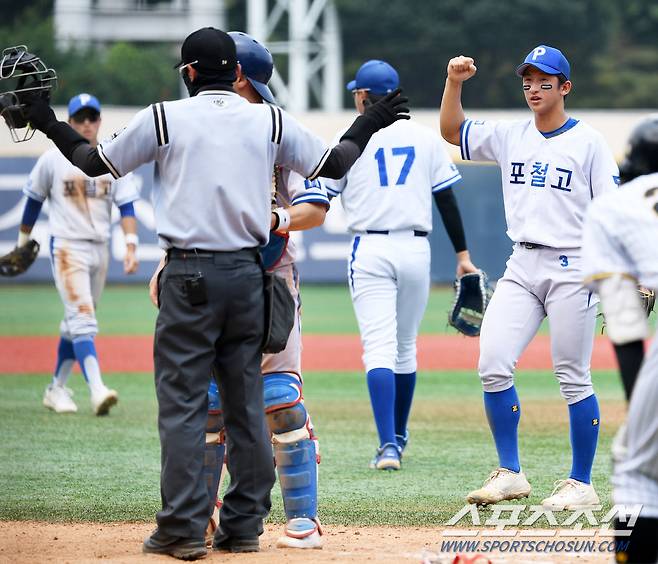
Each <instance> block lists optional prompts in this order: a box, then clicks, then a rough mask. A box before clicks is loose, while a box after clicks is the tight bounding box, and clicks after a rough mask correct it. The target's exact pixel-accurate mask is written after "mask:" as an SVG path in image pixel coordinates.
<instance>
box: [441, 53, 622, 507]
mask: <svg viewBox="0 0 658 564" xmlns="http://www.w3.org/2000/svg"><path fill="white" fill-rule="evenodd" d="M475 73H476V66H475V62H474V60H473V59H472V58H470V57H463V56H461V57H456V58H454V59H451V60H450V62H449V63H448V77H447V79H446V83H445V89H444V93H443V100H442V102H441V133H442V134H443V137H444V138H445V139H446V140H447V141H449V142H450V143H453V144H454V145H459V146H460V147H461V154H462V158H463V159H465V160H475V161H495V162H497V163H498V165H499V166H500V168H501V172H502V184H503V200H504V204H505V218H506V220H507V228H508V229H507V234H508V236H509V237H510V239H512V241H513V242H514V249H513V252H512V255H511V257H510V258H509V260H508V262H507V269H506V270H505V274H504V275H503V277H502V279H501V280H499V282H498V285H497V287H496V291H495V292H494V295H493V298H492V300H491V303H490V304H489V307H488V309H487V311H486V313H485V315H484V320H483V324H482V330H481V337H480V359H479V366H478V372H479V375H480V379H481V381H482V385H483V388H484V406H485V410H486V413H487V419H488V421H489V426H490V427H491V432H492V434H493V438H494V441H495V444H496V450H497V451H498V458H499V461H500V464H499V467H498V468H497V469H496V470H494V471H493V472H492V473H491V475H490V476H489V478H488V479H487V480H486V482H485V483H484V486H483V487H482V488H480V489H478V490H475V491H473V492H471V493H470V494H468V496H467V498H466V499H467V501H468V502H469V503H477V504H489V503H497V502H499V501H503V500H509V499H518V498H521V497H527V496H528V495H529V494H530V491H531V488H530V484H529V483H528V480H527V479H526V477H525V474H524V473H523V472H522V471H521V463H520V461H519V452H518V443H517V428H518V424H519V418H520V416H521V408H520V403H519V398H518V396H517V393H516V389H515V387H514V368H515V365H516V362H517V360H518V358H519V356H520V355H521V353H522V352H523V350H524V349H525V348H526V346H527V345H528V343H529V342H530V341H531V339H532V338H533V337H534V335H535V333H536V332H537V330H538V329H539V326H540V324H541V322H542V320H543V319H544V318H545V317H548V319H549V323H550V329H551V353H552V357H553V370H554V373H555V376H556V378H557V379H558V381H559V383H560V393H561V395H562V397H563V398H564V399H565V400H566V402H567V405H568V407H569V422H570V430H571V446H572V466H571V473H570V474H569V477H568V478H567V479H565V480H560V481H559V482H558V483H557V487H556V488H555V490H554V492H553V493H552V494H551V495H550V496H548V497H546V498H545V499H544V500H543V501H542V504H543V505H544V506H545V507H547V508H551V509H563V508H567V509H569V508H572V507H575V506H593V505H598V503H599V498H598V496H597V495H596V492H595V491H594V487H593V486H592V484H591V470H592V463H593V460H594V453H595V451H596V444H597V440H598V430H599V421H600V416H599V407H598V403H597V400H596V396H595V395H594V390H593V389H592V380H591V374H590V357H591V352H592V345H593V338H594V327H595V322H596V319H595V318H596V303H597V300H596V299H595V297H594V296H593V295H592V293H591V292H589V291H588V290H587V289H586V288H585V287H584V286H583V284H582V279H583V276H582V254H581V249H580V245H581V235H582V222H583V218H584V216H585V211H586V209H587V207H588V206H589V204H590V201H591V200H592V199H593V198H595V197H597V196H599V195H600V194H603V193H605V192H608V191H612V190H615V189H616V187H617V183H618V181H619V178H618V170H617V165H616V163H615V161H614V159H613V158H612V155H611V154H610V151H609V150H608V148H607V147H606V145H605V142H604V140H603V138H602V137H601V135H600V134H599V133H598V132H596V131H594V130H593V129H592V128H591V127H589V126H588V125H586V124H585V123H583V122H582V121H579V120H577V119H574V118H571V117H569V116H568V115H567V114H566V113H565V109H564V99H565V97H566V96H567V94H569V93H570V92H571V88H572V84H571V81H570V67H569V62H568V61H567V59H566V57H565V56H564V55H563V54H562V53H561V52H560V51H559V50H558V49H555V48H553V47H549V46H547V45H539V46H537V47H536V48H535V49H533V50H532V51H530V53H528V55H527V56H526V58H525V60H524V61H523V63H522V64H521V65H519V66H518V68H517V69H516V74H517V75H518V76H520V77H521V86H522V88H523V93H524V95H525V99H526V103H527V104H528V107H529V108H530V110H531V111H532V113H533V115H532V117H531V118H530V119H525V120H519V121H492V122H489V121H473V120H470V119H466V117H465V116H464V112H463V110H462V106H461V91H462V84H463V83H464V81H466V80H468V79H469V78H471V77H472V76H474V75H475Z"/></svg>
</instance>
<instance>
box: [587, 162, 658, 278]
mask: <svg viewBox="0 0 658 564" xmlns="http://www.w3.org/2000/svg"><path fill="white" fill-rule="evenodd" d="M583 251H584V266H583V275H584V276H585V279H586V280H587V281H589V282H595V281H596V279H600V278H604V277H606V276H609V275H610V274H630V275H631V276H633V278H635V279H636V280H637V281H638V283H639V284H641V285H642V286H646V287H647V288H652V289H655V290H658V173H657V174H649V175H646V176H640V177H638V178H636V179H635V180H632V181H631V182H627V183H626V184H623V185H622V186H621V188H620V189H619V191H617V192H615V193H612V194H606V195H605V196H604V197H602V198H599V199H597V200H596V201H595V202H593V203H592V206H591V208H590V210H589V213H588V217H587V221H586V222H585V228H584V234H583Z"/></svg>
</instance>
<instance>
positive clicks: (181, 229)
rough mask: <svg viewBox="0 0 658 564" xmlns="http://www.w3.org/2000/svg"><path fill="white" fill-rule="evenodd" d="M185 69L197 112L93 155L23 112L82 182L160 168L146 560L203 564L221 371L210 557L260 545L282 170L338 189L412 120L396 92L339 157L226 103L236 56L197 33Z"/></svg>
mask: <svg viewBox="0 0 658 564" xmlns="http://www.w3.org/2000/svg"><path fill="white" fill-rule="evenodd" d="M181 55H182V60H181V62H180V63H179V64H178V65H177V67H178V69H179V71H180V72H181V75H182V78H183V81H184V82H185V85H186V86H187V89H188V91H189V93H190V96H191V97H190V98H189V99H184V100H177V101H173V102H165V103H157V104H153V105H151V106H149V107H148V108H145V109H144V110H142V111H140V112H139V113H138V114H137V115H136V116H135V117H134V118H133V119H132V121H131V122H130V123H129V125H128V127H126V128H125V129H124V130H123V131H121V132H118V133H117V134H115V135H114V136H113V137H112V138H111V139H110V140H108V141H105V142H103V143H100V144H99V145H98V147H97V149H95V148H93V147H91V146H90V145H89V144H88V143H87V142H86V141H85V139H84V138H82V137H81V136H80V135H78V134H77V133H76V132H75V131H74V130H73V129H71V128H70V126H69V125H68V124H65V123H63V122H58V121H57V119H56V117H55V114H54V113H53V111H52V109H50V107H49V106H48V104H47V103H46V102H44V101H43V100H39V99H37V98H36V97H35V98H34V99H30V100H27V101H26V116H27V119H28V120H29V121H30V123H31V125H32V126H33V127H35V128H36V129H39V130H41V131H43V132H44V133H45V134H46V135H47V136H48V137H49V138H50V139H51V140H53V141H54V143H55V144H56V145H57V147H58V148H59V149H60V151H61V152H62V153H63V154H64V156H66V157H67V158H68V159H69V160H70V161H71V162H72V163H73V164H75V165H76V166H78V167H79V168H80V169H81V170H83V171H84V172H85V173H86V174H88V175H90V176H97V175H100V174H104V173H107V172H108V171H109V172H110V173H112V175H113V176H114V177H116V178H118V177H121V176H122V175H124V174H126V173H127V172H129V171H131V170H134V169H135V168H137V167H138V166H140V165H141V164H144V163H147V162H151V161H154V162H155V182H154V197H153V203H154V212H155V223H156V230H157V233H158V237H159V240H160V243H161V246H162V247H163V248H164V249H166V251H167V265H166V266H165V268H164V269H163V270H162V272H161V274H160V281H159V303H160V311H159V314H158V319H157V323H156V331H155V343H154V357H155V386H156V392H157V398H158V410H159V411H158V425H159V431H160V442H161V447H162V461H161V464H162V469H161V477H160V486H161V496H162V510H161V511H160V512H158V514H157V516H156V519H157V524H158V528H157V529H156V530H155V531H154V533H153V534H152V535H151V536H150V537H149V538H147V539H146V540H145V541H144V545H143V550H144V552H148V553H159V554H169V555H171V556H174V557H176V558H181V559H189V560H192V559H196V558H202V557H204V556H205V555H206V553H207V551H206V548H205V542H204V531H205V529H206V525H207V523H208V518H209V516H210V515H209V501H208V494H207V491H206V487H205V484H204V482H203V452H204V442H205V440H204V435H205V433H204V431H205V427H206V421H207V413H208V403H207V402H208V400H207V391H208V385H209V382H210V374H211V367H212V366H213V364H214V365H215V366H216V368H217V372H218V373H219V374H221V378H220V379H219V381H218V387H219V391H220V395H221V397H222V404H223V406H224V422H225V428H226V431H227V434H228V436H229V438H230V440H229V443H228V461H229V462H228V464H229V472H230V474H231V485H230V487H229V490H228V491H227V493H226V495H225V497H224V504H223V506H222V511H221V514H220V528H219V529H218V531H221V535H216V536H215V542H214V547H215V548H218V549H227V548H228V549H230V547H231V545H232V544H234V543H238V544H239V543H242V542H244V540H245V539H250V538H255V537H257V536H258V535H259V534H261V533H262V530H263V518H264V517H265V516H266V515H267V513H268V511H269V508H270V489H271V487H272V484H273V481H274V471H273V466H272V456H271V450H270V445H269V437H268V434H267V431H266V426H265V419H264V414H263V382H262V377H261V370H260V361H261V343H262V338H263V326H264V323H263V320H264V303H263V302H264V300H263V275H262V268H261V266H260V263H259V259H258V247H259V246H260V245H262V244H264V243H266V242H267V240H268V235H269V226H270V221H271V192H270V190H271V186H270V181H271V175H272V170H273V167H274V165H275V164H279V165H281V166H284V167H286V168H289V169H292V170H295V171H297V172H299V173H300V174H302V175H303V176H305V177H307V178H310V179H313V178H315V177H316V176H318V175H320V174H321V175H323V176H328V177H332V178H340V177H341V176H343V175H344V174H345V172H346V171H347V170H348V169H349V167H350V166H351V165H352V164H353V163H354V161H355V160H356V159H357V158H358V157H359V155H360V153H361V151H362V150H363V148H364V147H365V145H366V144H367V142H368V140H369V139H370V136H371V135H372V134H373V133H374V132H375V131H377V130H379V129H380V128H382V127H386V126H388V125H390V124H391V123H393V122H395V121H397V120H398V119H404V118H407V117H408V114H407V112H408V109H407V108H405V107H404V103H405V102H406V100H405V99H404V98H402V97H401V96H400V91H399V90H396V91H395V92H392V93H391V94H390V95H389V96H387V97H385V98H384V99H382V100H381V101H380V102H379V103H378V104H375V105H373V106H372V107H371V108H369V110H368V112H366V114H364V115H363V116H361V117H359V118H357V119H356V120H355V121H354V123H353V125H352V127H351V128H350V129H349V130H348V131H347V132H346V134H345V135H344V136H343V138H342V140H341V142H340V143H339V144H338V145H337V146H335V147H334V148H332V149H327V147H326V146H325V144H324V143H323V142H322V141H321V140H320V139H319V138H317V137H316V136H315V135H313V134H311V133H310V132H309V131H308V130H307V129H305V128H304V127H303V126H301V125H300V124H299V123H298V122H297V121H296V120H295V119H293V118H292V117H290V116H289V115H288V114H286V113H285V112H283V111H282V110H281V109H279V108H277V107H274V106H269V105H263V104H250V103H249V102H248V101H247V100H245V99H244V98H241V97H240V96H238V95H237V94H236V93H235V92H234V91H233V89H232V83H233V81H234V80H235V78H236V70H237V60H236V50H235V43H234V42H233V40H232V39H231V38H230V37H229V36H228V35H227V34H226V33H225V32H223V31H220V30H218V29H214V28H202V29H199V30H197V31H195V32H194V33H192V34H190V35H189V36H188V37H187V38H186V39H185V41H184V42H183V45H182V47H181Z"/></svg>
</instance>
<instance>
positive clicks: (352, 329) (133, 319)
mask: <svg viewBox="0 0 658 564" xmlns="http://www.w3.org/2000/svg"><path fill="white" fill-rule="evenodd" d="M452 299H453V291H452V289H451V288H447V287H440V288H433V289H432V291H431V292H430V298H429V303H428V305H427V310H426V312H425V317H424V319H423V323H422V325H421V327H420V332H421V333H425V334H427V333H448V334H456V331H455V330H454V329H452V328H451V327H449V326H448V324H447V322H446V320H447V312H448V310H449V309H450V307H451V305H452ZM302 302H303V314H304V332H305V333H324V334H327V333H329V334H330V333H342V334H345V333H354V334H357V333H358V328H357V324H356V319H355V318H354V312H353V310H352V302H351V301H350V296H349V293H348V290H347V286H338V285H337V286H315V285H306V286H303V287H302ZM0 303H1V304H2V309H0V335H56V334H57V332H58V330H59V322H60V319H61V317H62V314H63V307H62V304H61V302H60V301H59V296H58V295H57V290H55V287H54V286H53V285H26V286H19V285H16V286H14V285H2V286H0ZM156 313H157V310H156V309H155V308H154V307H153V305H152V304H151V302H150V301H149V299H148V289H147V288H146V286H145V285H144V286H142V285H132V286H109V287H107V288H106V289H105V291H104V292H103V296H102V297H101V301H100V304H99V306H98V312H97V315H98V322H99V327H100V331H101V333H102V334H104V335H146V334H151V333H152V332H153V327H154V326H155V316H156ZM540 332H541V333H546V332H548V326H547V323H544V325H543V326H542V328H541V329H540Z"/></svg>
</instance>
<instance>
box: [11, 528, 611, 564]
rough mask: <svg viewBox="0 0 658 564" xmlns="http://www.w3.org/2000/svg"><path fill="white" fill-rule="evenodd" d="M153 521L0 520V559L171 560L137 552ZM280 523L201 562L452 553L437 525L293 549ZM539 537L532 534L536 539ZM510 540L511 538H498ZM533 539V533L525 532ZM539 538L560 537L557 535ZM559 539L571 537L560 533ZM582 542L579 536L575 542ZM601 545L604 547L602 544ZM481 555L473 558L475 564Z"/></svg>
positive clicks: (501, 558) (342, 535)
mask: <svg viewBox="0 0 658 564" xmlns="http://www.w3.org/2000/svg"><path fill="white" fill-rule="evenodd" d="M152 528H153V525H150V524H144V523H117V524H87V523H73V524H63V523H55V524H53V523H35V522H0V563H2V564H5V563H10V562H11V563H20V564H24V563H25V564H27V563H41V562H48V563H50V564H57V563H65V562H76V563H81V562H99V561H102V562H104V563H107V564H112V563H117V564H118V563H127V564H130V563H134V562H144V563H149V562H152V563H154V564H155V563H157V562H169V563H172V562H176V561H175V560H174V559H172V558H170V557H166V556H153V555H148V556H147V555H143V554H141V542H142V539H143V538H144V537H146V536H147V535H148V534H149V533H150V532H151V530H152ZM280 530H281V529H280V527H278V526H276V527H275V526H270V527H267V528H266V531H265V534H264V535H263V536H262V537H261V552H259V553H250V554H242V555H240V554H226V553H218V552H211V553H210V554H209V555H208V557H207V558H206V559H205V560H204V562H234V563H238V564H239V563H246V562H262V563H279V562H280V563H283V562H286V563H288V562H290V563H293V564H295V563H299V564H302V563H303V564H308V562H309V561H311V562H313V563H314V564H324V563H326V562H332V563H335V562H368V563H373V562H374V563H377V562H385V563H392V562H422V563H427V564H430V563H431V564H444V563H446V564H447V563H448V562H452V559H453V558H454V556H455V554H454V553H453V554H450V553H440V552H439V551H440V550H441V544H442V541H444V540H446V537H443V536H442V530H441V529H440V528H436V529H431V528H421V527H404V528H403V527H359V528H357V527H341V526H333V527H328V528H326V532H325V536H324V540H325V546H324V548H323V549H322V550H313V551H312V552H311V553H310V554H309V551H295V550H280V549H277V548H275V546H274V544H275V542H276V539H277V536H278V535H279V533H280ZM539 538H541V537H538V538H536V539H534V540H535V541H537V540H538V539H539ZM498 540H500V541H503V542H504V541H510V540H513V539H509V538H507V539H498ZM524 540H528V541H530V540H533V537H524ZM543 540H544V541H547V540H553V541H559V539H557V538H553V539H546V538H545V537H544V538H543ZM561 540H564V541H569V540H573V539H569V538H564V539H561ZM579 542H580V543H581V544H580V545H575V546H584V545H583V544H582V543H583V539H582V537H581V538H580V541H579ZM591 542H592V543H593V544H594V545H595V546H596V547H598V548H599V550H603V552H600V553H592V552H582V553H577V552H571V553H565V552H564V551H560V552H556V553H554V554H551V553H546V552H535V553H523V554H519V553H518V552H517V553H509V554H504V553H496V552H494V553H492V554H491V555H490V560H491V562H495V563H500V564H503V563H512V562H514V563H523V562H543V563H548V562H566V561H568V562H578V563H583V564H585V563H599V562H609V561H610V560H611V556H610V554H609V553H607V552H606V551H605V548H607V546H608V545H609V544H608V543H609V539H601V538H597V539H596V540H593V539H592V541H591ZM601 547H604V548H601ZM481 562H482V563H484V562H486V560H482V561H478V564H481Z"/></svg>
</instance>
